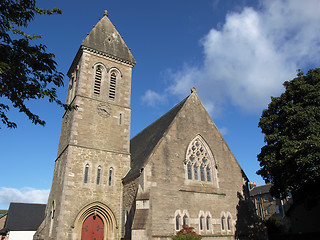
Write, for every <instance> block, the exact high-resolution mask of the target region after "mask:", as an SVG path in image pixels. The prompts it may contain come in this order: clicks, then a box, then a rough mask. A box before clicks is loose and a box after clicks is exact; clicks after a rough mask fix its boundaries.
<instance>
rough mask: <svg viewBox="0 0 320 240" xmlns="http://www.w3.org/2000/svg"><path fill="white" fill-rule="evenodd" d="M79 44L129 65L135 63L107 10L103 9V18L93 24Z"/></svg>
mask: <svg viewBox="0 0 320 240" xmlns="http://www.w3.org/2000/svg"><path fill="white" fill-rule="evenodd" d="M81 45H82V46H83V47H87V48H89V49H90V50H93V51H98V52H99V53H100V54H103V55H106V56H108V57H111V58H114V59H116V60H120V61H123V62H126V63H128V64H130V65H133V66H134V65H135V64H136V61H135V60H134V58H133V56H132V54H131V52H130V50H129V48H128V47H127V45H126V44H125V42H124V41H123V39H122V37H121V36H120V34H119V32H118V31H117V30H116V28H115V26H114V25H113V24H112V23H111V21H110V20H109V18H108V14H107V11H105V13H104V16H103V18H102V19H101V20H100V21H99V22H98V23H97V24H96V25H95V26H94V28H93V29H92V30H91V32H90V33H89V35H88V36H87V37H86V38H85V39H84V40H83V42H82V44H81Z"/></svg>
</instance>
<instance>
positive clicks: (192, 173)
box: [185, 135, 215, 182]
mask: <svg viewBox="0 0 320 240" xmlns="http://www.w3.org/2000/svg"><path fill="white" fill-rule="evenodd" d="M185 163H186V171H187V173H186V177H187V178H188V179H189V180H196V181H202V182H214V177H213V176H214V172H213V171H214V170H215V169H214V168H213V165H214V159H213V155H212V153H211V152H210V149H209V148H208V146H206V144H205V143H204V141H203V139H202V138H201V137H200V136H199V135H198V136H197V137H196V138H194V139H193V140H192V142H191V144H190V145H189V147H188V149H187V154H186V162H185Z"/></svg>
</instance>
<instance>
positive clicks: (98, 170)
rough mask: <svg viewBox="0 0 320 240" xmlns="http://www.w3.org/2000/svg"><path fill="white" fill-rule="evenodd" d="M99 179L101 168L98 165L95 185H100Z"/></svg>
mask: <svg viewBox="0 0 320 240" xmlns="http://www.w3.org/2000/svg"><path fill="white" fill-rule="evenodd" d="M100 179H101V166H100V165H99V166H98V169H97V185H99V184H100Z"/></svg>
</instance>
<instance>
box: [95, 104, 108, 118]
mask: <svg viewBox="0 0 320 240" xmlns="http://www.w3.org/2000/svg"><path fill="white" fill-rule="evenodd" d="M97 110H98V114H99V115H100V116H101V117H104V118H107V117H109V116H110V114H111V108H110V106H109V105H108V104H106V103H100V104H99V105H98V107H97Z"/></svg>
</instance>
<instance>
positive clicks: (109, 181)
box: [108, 167, 113, 186]
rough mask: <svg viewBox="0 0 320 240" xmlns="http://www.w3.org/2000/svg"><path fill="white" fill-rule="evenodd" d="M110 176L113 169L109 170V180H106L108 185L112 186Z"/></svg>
mask: <svg viewBox="0 0 320 240" xmlns="http://www.w3.org/2000/svg"><path fill="white" fill-rule="evenodd" d="M112 174H113V168H112V167H111V168H109V179H108V185H109V186H111V185H112V180H113V179H112Z"/></svg>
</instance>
